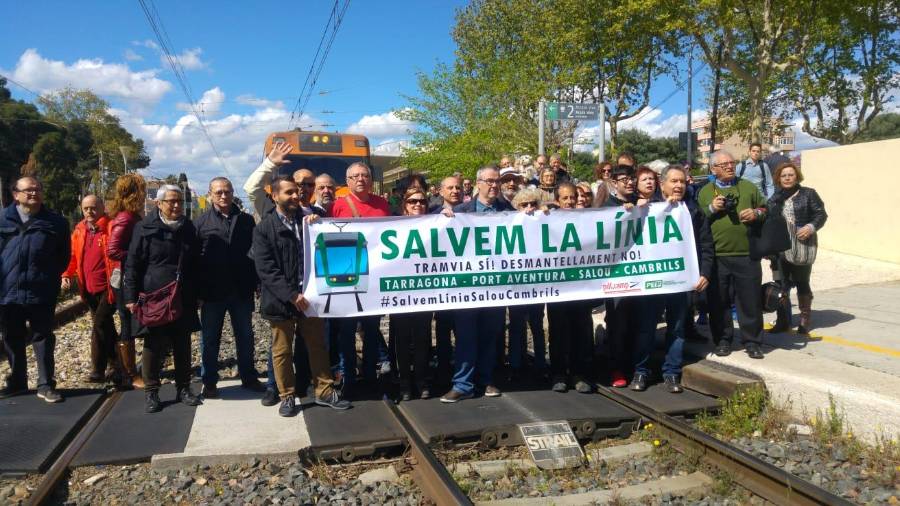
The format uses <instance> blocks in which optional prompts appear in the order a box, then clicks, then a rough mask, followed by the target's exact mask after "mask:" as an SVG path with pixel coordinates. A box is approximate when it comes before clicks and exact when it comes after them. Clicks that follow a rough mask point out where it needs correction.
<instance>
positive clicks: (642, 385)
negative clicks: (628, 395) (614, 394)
mask: <svg viewBox="0 0 900 506" xmlns="http://www.w3.org/2000/svg"><path fill="white" fill-rule="evenodd" d="M628 388H630V389H631V390H634V391H635V392H643V391H644V390H647V375H646V374H642V373H639V372H636V373H634V378H632V379H631V384H630V385H628Z"/></svg>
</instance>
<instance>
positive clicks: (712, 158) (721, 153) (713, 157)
mask: <svg viewBox="0 0 900 506" xmlns="http://www.w3.org/2000/svg"><path fill="white" fill-rule="evenodd" d="M724 155H728V156H730V157H731V159H732V160H734V155H732V154H731V153H729V152H728V151H726V150H724V149H720V150H718V151H713V154H711V155H709V164H710V165H715V164H716V162H717V160H718V159H719V158H721V157H722V156H724Z"/></svg>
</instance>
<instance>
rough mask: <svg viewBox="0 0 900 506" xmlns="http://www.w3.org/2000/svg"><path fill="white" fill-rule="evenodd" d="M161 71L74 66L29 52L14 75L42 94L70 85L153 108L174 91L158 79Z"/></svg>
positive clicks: (93, 62)
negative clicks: (158, 72) (152, 106)
mask: <svg viewBox="0 0 900 506" xmlns="http://www.w3.org/2000/svg"><path fill="white" fill-rule="evenodd" d="M156 74H157V71H155V70H145V71H140V72H135V71H132V70H131V69H130V68H129V67H128V65H125V64H121V63H104V62H103V60H101V59H99V58H96V59H90V60H89V59H81V60H77V61H76V62H74V63H72V64H66V63H65V62H62V61H57V60H48V59H46V58H44V57H42V56H41V55H40V54H39V53H38V51H37V50H36V49H26V50H25V52H24V53H22V56H21V57H19V61H18V62H17V63H16V67H15V69H14V70H13V71H12V72H11V73H10V75H11V76H12V77H13V79H15V80H16V81H19V82H20V83H22V84H24V85H25V86H27V87H29V88H31V89H34V90H37V91H39V92H42V93H43V92H48V91H53V90H58V89H61V88H64V87H66V86H73V87H75V88H87V89H90V90H91V91H93V92H94V93H96V94H97V95H101V96H104V97H112V98H119V99H123V100H126V101H131V102H138V103H141V104H143V105H151V104H155V103H156V102H158V101H159V100H160V99H161V98H162V96H163V95H165V94H166V93H168V92H169V91H170V90H171V89H172V83H170V82H168V81H165V80H162V79H159V78H158V77H156Z"/></svg>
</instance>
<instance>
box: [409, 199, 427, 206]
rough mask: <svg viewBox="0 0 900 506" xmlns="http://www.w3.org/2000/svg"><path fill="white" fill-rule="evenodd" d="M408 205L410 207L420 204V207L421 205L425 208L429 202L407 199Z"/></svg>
mask: <svg viewBox="0 0 900 506" xmlns="http://www.w3.org/2000/svg"><path fill="white" fill-rule="evenodd" d="M406 203H407V204H408V205H416V204H418V205H420V206H424V205H425V204H427V203H428V201H427V200H425V199H406Z"/></svg>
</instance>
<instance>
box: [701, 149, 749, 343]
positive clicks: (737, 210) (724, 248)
mask: <svg viewBox="0 0 900 506" xmlns="http://www.w3.org/2000/svg"><path fill="white" fill-rule="evenodd" d="M710 163H711V167H712V171H713V174H714V175H715V180H714V181H712V182H710V183H709V184H707V185H705V186H704V187H703V188H702V189H701V190H700V192H699V194H698V195H697V203H698V204H699V205H700V208H701V209H702V210H703V212H704V213H706V214H707V216H709V221H710V226H711V228H712V233H713V241H714V242H715V245H716V261H715V264H714V268H713V274H712V279H710V284H709V291H708V297H709V306H710V311H709V330H710V333H711V334H712V337H713V341H714V342H715V343H716V350H715V353H716V355H719V356H720V357H724V356H727V355H729V354H731V341H732V337H733V334H734V322H733V321H732V319H731V304H732V302H733V303H734V304H735V306H736V307H737V314H738V324H739V326H740V329H741V340H742V341H743V343H744V349H745V350H746V351H747V355H748V356H750V358H763V353H762V350H760V344H762V332H763V319H762V304H761V301H760V285H761V284H762V268H761V266H760V263H759V260H752V259H751V258H750V243H749V241H748V239H747V227H748V226H750V225H751V224H752V223H754V222H756V221H758V220H762V219H765V216H766V207H765V206H766V201H765V199H764V198H763V197H762V195H761V194H760V193H759V190H758V189H757V188H756V185H754V184H753V183H750V182H748V181H744V180H742V179H740V178H738V177H736V175H735V162H734V157H733V156H731V154H730V153H728V152H727V151H717V152H715V153H713V155H712V158H711V160H710ZM732 295H733V300H732Z"/></svg>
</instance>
